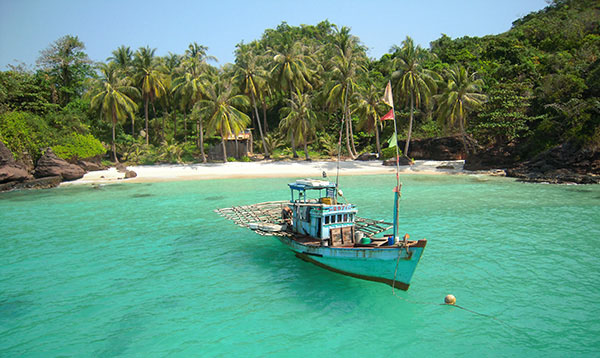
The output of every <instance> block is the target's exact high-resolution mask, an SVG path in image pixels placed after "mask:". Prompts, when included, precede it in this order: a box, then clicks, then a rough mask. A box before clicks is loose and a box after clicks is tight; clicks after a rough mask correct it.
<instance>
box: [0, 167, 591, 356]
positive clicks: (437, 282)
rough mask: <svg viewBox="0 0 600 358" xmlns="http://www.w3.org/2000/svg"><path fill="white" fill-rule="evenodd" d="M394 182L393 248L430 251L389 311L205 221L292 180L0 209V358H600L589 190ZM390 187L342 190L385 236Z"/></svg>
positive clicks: (64, 194)
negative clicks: (396, 238)
mask: <svg viewBox="0 0 600 358" xmlns="http://www.w3.org/2000/svg"><path fill="white" fill-rule="evenodd" d="M401 180H402V181H403V184H404V185H403V189H402V200H401V204H400V210H401V214H400V220H401V223H402V226H401V228H400V232H401V233H404V232H408V233H409V234H410V235H411V238H413V239H418V238H422V237H426V238H427V239H428V245H427V247H426V249H425V252H424V255H423V257H422V259H421V262H420V263H419V266H418V267H417V270H416V272H415V275H414V276H413V280H412V283H411V288H410V290H409V291H407V292H404V291H397V292H396V295H393V294H392V289H391V287H389V286H387V285H384V284H380V283H374V282H368V281H362V280H358V279H354V278H350V277H346V276H342V275H338V274H335V273H332V272H329V271H326V270H323V269H321V268H318V267H316V266H313V265H311V264H308V263H306V262H304V261H301V260H299V259H297V258H296V257H294V255H293V253H292V252H291V251H289V250H287V249H286V248H285V247H284V246H283V245H282V244H280V243H279V242H278V241H277V240H276V239H273V238H268V237H262V236H258V235H256V234H254V233H252V232H251V231H249V230H246V229H242V228H239V227H237V226H235V225H233V224H232V223H230V222H228V221H226V220H225V219H223V218H221V217H219V216H218V215H217V214H215V213H214V212H213V210H214V209H215V208H220V207H227V206H232V205H244V204H252V203H255V202H261V201H269V200H283V199H287V198H288V197H289V191H288V188H287V185H286V184H287V183H288V182H290V181H291V179H285V178H277V179H243V180H242V179H227V180H203V181H183V182H162V183H144V184H126V183H122V184H113V185H105V186H101V187H98V188H94V187H92V186H89V185H81V186H69V187H61V188H56V189H50V190H42V191H24V192H11V193H3V194H0V259H1V262H2V263H1V265H0V356H3V357H59V356H61V357H65V356H77V357H80V356H93V357H165V356H169V357H172V356H175V357H183V356H203V357H231V356H238V357H262V356H266V355H271V356H284V357H312V356H340V357H342V356H343V357H377V356H407V357H431V356H468V357H481V356H544V357H565V356H578V357H580V356H590V357H591V356H598V354H600V338H599V337H600V319H598V317H600V288H598V278H599V277H600V259H599V258H600V186H598V185H596V186H566V185H543V184H525V183H518V182H515V181H513V180H512V179H508V178H494V177H487V176H467V175H457V176H442V175H431V176H429V175H410V176H403V177H402V178H401ZM394 182H395V178H394V177H393V176H390V175H386V176H358V177H341V178H340V184H341V187H342V189H343V191H344V195H345V197H346V198H347V199H348V200H349V201H351V202H353V203H355V204H356V205H357V206H358V209H359V215H360V216H364V217H370V218H375V219H387V220H390V219H391V215H392V205H393V196H392V188H393V186H394ZM449 293H452V294H454V295H455V296H456V297H457V303H458V304H459V305H461V306H462V307H465V308H467V309H469V310H472V311H475V312H478V313H481V314H485V315H487V316H483V315H478V314H475V313H472V312H469V311H466V310H461V309H458V308H456V307H451V306H443V305H439V303H442V302H443V298H444V296H445V295H446V294H449Z"/></svg>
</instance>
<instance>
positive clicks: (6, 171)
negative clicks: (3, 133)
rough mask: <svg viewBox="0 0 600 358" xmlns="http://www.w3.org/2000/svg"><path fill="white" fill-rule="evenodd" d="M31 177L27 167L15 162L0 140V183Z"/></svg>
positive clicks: (20, 180)
mask: <svg viewBox="0 0 600 358" xmlns="http://www.w3.org/2000/svg"><path fill="white" fill-rule="evenodd" d="M31 178H32V176H31V174H29V172H28V171H27V168H26V167H25V166H24V165H22V164H20V163H17V162H16V161H15V158H14V157H13V154H12V153H11V151H10V150H8V148H7V147H6V145H4V143H3V142H2V141H0V183H8V182H23V181H25V180H28V179H31Z"/></svg>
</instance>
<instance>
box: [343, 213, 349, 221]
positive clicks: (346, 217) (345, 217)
mask: <svg viewBox="0 0 600 358" xmlns="http://www.w3.org/2000/svg"><path fill="white" fill-rule="evenodd" d="M344 222H345V223H346V222H348V214H344Z"/></svg>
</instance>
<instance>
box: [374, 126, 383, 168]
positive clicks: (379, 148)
mask: <svg viewBox="0 0 600 358" xmlns="http://www.w3.org/2000/svg"><path fill="white" fill-rule="evenodd" d="M377 122H379V121H377ZM375 143H376V144H377V155H378V156H379V157H378V158H379V159H381V158H383V156H382V155H381V143H379V123H375Z"/></svg>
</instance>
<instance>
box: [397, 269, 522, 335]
mask: <svg viewBox="0 0 600 358" xmlns="http://www.w3.org/2000/svg"><path fill="white" fill-rule="evenodd" d="M394 279H395V277H394ZM392 289H393V287H392ZM394 291H395V290H394ZM394 296H396V297H398V298H399V299H401V300H403V301H406V302H408V303H413V304H416V305H430V306H451V307H455V308H459V309H461V310H463V311H467V312H470V313H472V314H475V315H478V316H482V317H486V318H491V319H493V320H494V321H497V322H498V323H500V324H503V325H505V326H506V327H509V328H511V329H515V327H513V326H511V325H509V324H508V323H506V322H504V321H502V320H501V319H499V318H497V317H494V316H492V315H489V314H485V313H481V312H477V311H473V310H471V309H468V308H466V307H463V306H459V305H457V304H456V303H433V302H422V301H414V300H410V299H408V298H404V297H402V296H398V295H396V292H394Z"/></svg>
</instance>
